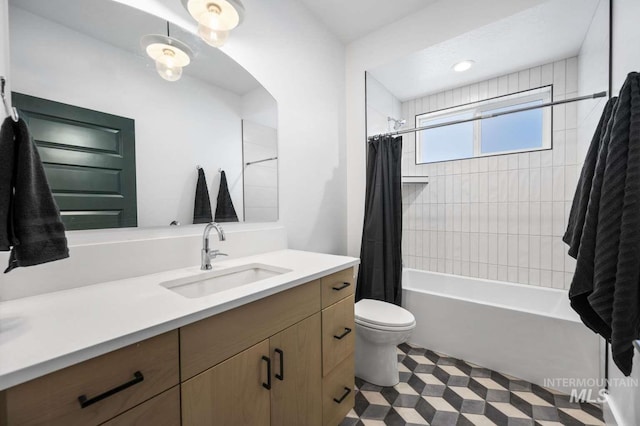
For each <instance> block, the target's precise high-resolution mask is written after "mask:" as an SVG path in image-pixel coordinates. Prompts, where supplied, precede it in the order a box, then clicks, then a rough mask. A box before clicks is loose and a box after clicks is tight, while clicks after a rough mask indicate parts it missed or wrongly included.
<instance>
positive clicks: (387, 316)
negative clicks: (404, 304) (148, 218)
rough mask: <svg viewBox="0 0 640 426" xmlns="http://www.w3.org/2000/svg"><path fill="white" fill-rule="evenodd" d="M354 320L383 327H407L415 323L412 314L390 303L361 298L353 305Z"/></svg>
mask: <svg viewBox="0 0 640 426" xmlns="http://www.w3.org/2000/svg"><path fill="white" fill-rule="evenodd" d="M355 316H356V322H360V323H366V324H371V325H373V326H376V325H379V326H384V327H408V326H411V325H413V324H415V321H416V319H415V318H414V316H413V314H412V313H411V312H409V311H407V310H406V309H403V308H401V307H400V306H396V305H394V304H392V303H387V302H382V301H380V300H372V299H362V300H361V301H359V302H358V303H356V306H355Z"/></svg>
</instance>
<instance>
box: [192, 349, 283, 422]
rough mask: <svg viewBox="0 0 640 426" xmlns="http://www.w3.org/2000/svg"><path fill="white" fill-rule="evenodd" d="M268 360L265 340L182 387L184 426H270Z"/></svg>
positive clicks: (199, 375)
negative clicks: (267, 386) (267, 385)
mask: <svg viewBox="0 0 640 426" xmlns="http://www.w3.org/2000/svg"><path fill="white" fill-rule="evenodd" d="M220 344H221V345H223V344H224V342H220ZM268 356H269V340H263V341H262V342H260V343H258V344H256V345H254V346H252V347H250V348H249V349H247V350H245V351H243V352H240V353H239V354H237V355H235V356H233V357H231V358H229V359H228V360H226V361H224V362H222V363H220V364H218V365H216V366H215V367H212V368H210V369H208V370H206V371H204V372H203V373H201V374H198V375H197V376H195V377H193V378H191V379H189V380H187V381H186V382H184V383H182V424H183V425H184V426H205V425H206V426H210V425H220V426H229V425H251V426H269V423H270V392H269V390H268V389H267V388H266V387H265V386H264V385H263V384H267V383H268V382H269V378H268V374H267V370H268V368H267V364H268V363H267V361H266V360H265V359H264V358H267V357H268ZM263 357H264V358H263ZM271 362H272V363H273V360H271ZM272 370H273V368H272ZM271 382H273V378H271Z"/></svg>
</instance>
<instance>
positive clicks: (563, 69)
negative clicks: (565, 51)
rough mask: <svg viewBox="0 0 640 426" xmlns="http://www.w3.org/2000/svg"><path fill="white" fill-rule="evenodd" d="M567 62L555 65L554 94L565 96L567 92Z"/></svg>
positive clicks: (558, 62) (555, 63) (563, 61)
mask: <svg viewBox="0 0 640 426" xmlns="http://www.w3.org/2000/svg"><path fill="white" fill-rule="evenodd" d="M566 75H567V62H566V61H565V60H560V61H556V62H554V63H553V94H554V96H555V95H564V94H565V92H566Z"/></svg>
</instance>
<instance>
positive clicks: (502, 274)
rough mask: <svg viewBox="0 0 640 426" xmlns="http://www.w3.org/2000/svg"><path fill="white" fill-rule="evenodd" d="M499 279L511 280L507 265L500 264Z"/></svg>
mask: <svg viewBox="0 0 640 426" xmlns="http://www.w3.org/2000/svg"><path fill="white" fill-rule="evenodd" d="M497 280H498V281H505V282H506V281H509V275H508V269H507V267H506V266H500V265H498V278H497Z"/></svg>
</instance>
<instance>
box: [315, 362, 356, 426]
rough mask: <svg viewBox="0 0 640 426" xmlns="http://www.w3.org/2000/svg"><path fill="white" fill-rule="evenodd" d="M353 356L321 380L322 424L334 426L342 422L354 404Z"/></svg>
mask: <svg viewBox="0 0 640 426" xmlns="http://www.w3.org/2000/svg"><path fill="white" fill-rule="evenodd" d="M354 382H355V372H354V361H353V354H351V355H350V356H348V357H347V358H346V359H345V360H344V361H342V363H340V365H338V366H337V367H336V368H335V369H334V370H333V371H332V372H331V374H329V375H328V376H327V377H325V378H323V379H322V423H323V424H324V425H325V426H336V425H339V424H340V422H342V419H344V417H345V416H346V415H347V413H348V412H349V410H351V409H352V408H353V406H354V402H355V395H354V394H355V392H354V387H355V383H354Z"/></svg>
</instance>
